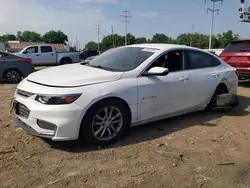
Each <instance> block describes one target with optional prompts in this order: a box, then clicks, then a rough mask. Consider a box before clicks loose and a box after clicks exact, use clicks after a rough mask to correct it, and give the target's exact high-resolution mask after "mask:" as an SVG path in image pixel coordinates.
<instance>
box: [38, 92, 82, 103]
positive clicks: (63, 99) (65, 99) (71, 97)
mask: <svg viewBox="0 0 250 188" xmlns="http://www.w3.org/2000/svg"><path fill="white" fill-rule="evenodd" d="M80 96H81V94H68V95H39V94H38V95H37V96H36V98H35V100H36V101H38V102H40V103H43V104H50V105H56V104H70V103H72V102H74V101H76V100H77V99H78V98H79V97H80Z"/></svg>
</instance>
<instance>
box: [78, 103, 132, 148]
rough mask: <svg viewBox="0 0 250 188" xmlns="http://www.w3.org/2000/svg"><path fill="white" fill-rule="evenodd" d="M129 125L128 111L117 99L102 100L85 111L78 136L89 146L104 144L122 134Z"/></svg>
mask: <svg viewBox="0 0 250 188" xmlns="http://www.w3.org/2000/svg"><path fill="white" fill-rule="evenodd" d="M129 125H130V117H129V112H128V110H127V108H126V106H125V105H124V104H123V103H122V102H120V101H119V100H115V99H109V100H103V101H100V102H98V103H97V104H95V105H94V106H92V107H91V108H90V109H89V110H88V111H87V113H86V115H85V117H84V119H83V121H82V124H81V128H80V134H79V137H80V138H82V139H83V140H85V141H86V142H87V144H88V145H91V146H104V145H108V144H111V143H114V142H116V141H117V140H118V139H120V138H121V137H122V136H124V135H125V134H126V132H127V130H128V128H129Z"/></svg>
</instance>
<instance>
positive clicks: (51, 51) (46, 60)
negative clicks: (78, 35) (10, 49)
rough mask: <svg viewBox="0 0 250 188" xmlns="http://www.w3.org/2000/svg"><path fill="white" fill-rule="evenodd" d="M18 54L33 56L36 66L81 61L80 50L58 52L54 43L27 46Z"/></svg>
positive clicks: (27, 56)
mask: <svg viewBox="0 0 250 188" xmlns="http://www.w3.org/2000/svg"><path fill="white" fill-rule="evenodd" d="M15 55H17V56H21V57H25V58H31V59H32V63H33V65H34V66H37V65H62V64H69V63H77V62H80V61H81V60H80V52H68V51H66V52H64V51H62V52H57V51H56V48H55V46H54V45H46V44H44V45H32V46H27V47H25V48H24V49H22V50H21V51H20V52H18V53H15Z"/></svg>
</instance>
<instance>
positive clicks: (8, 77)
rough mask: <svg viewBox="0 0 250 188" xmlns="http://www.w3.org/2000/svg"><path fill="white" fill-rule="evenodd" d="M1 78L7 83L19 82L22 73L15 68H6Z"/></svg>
mask: <svg viewBox="0 0 250 188" xmlns="http://www.w3.org/2000/svg"><path fill="white" fill-rule="evenodd" d="M3 79H4V81H6V82H7V83H19V82H20V81H21V80H22V74H21V72H20V71H19V70H17V69H7V70H6V71H5V72H4V74H3Z"/></svg>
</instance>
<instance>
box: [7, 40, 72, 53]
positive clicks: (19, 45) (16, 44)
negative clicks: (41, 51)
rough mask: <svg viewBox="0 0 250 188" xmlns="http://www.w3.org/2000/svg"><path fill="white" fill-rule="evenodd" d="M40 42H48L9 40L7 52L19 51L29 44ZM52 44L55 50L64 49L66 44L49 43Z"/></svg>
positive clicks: (40, 43)
mask: <svg viewBox="0 0 250 188" xmlns="http://www.w3.org/2000/svg"><path fill="white" fill-rule="evenodd" d="M42 44H49V43H45V42H20V41H9V42H8V45H7V50H8V52H12V53H15V52H19V51H21V50H22V49H23V48H25V47H27V46H30V45H42ZM49 45H54V46H55V47H56V50H57V51H66V50H67V49H66V46H65V45H64V44H49Z"/></svg>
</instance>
